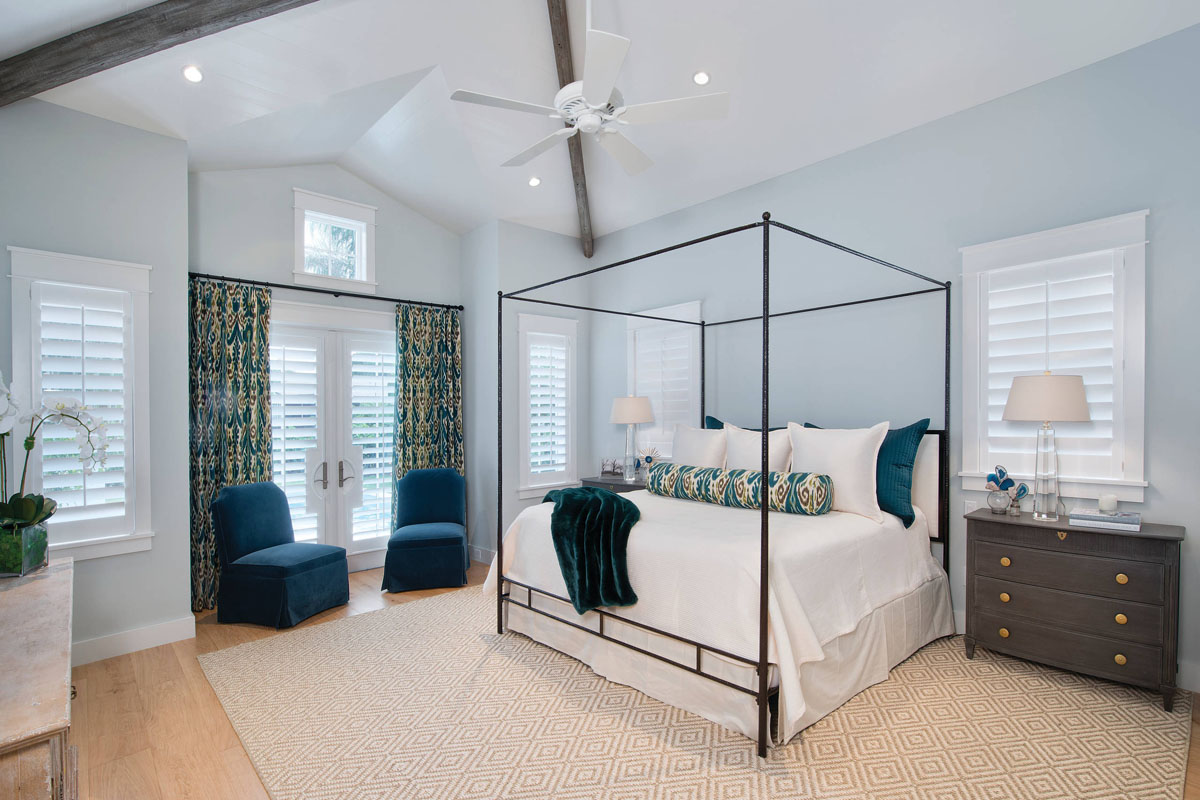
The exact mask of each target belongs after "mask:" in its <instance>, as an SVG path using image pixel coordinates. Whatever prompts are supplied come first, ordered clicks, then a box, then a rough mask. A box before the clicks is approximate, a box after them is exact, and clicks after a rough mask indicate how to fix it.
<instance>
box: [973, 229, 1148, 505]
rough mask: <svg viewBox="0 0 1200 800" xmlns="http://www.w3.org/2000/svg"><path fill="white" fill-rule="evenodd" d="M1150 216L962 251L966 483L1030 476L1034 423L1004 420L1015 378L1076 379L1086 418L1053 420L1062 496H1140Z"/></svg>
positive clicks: (1136, 498) (977, 485) (975, 485)
mask: <svg viewBox="0 0 1200 800" xmlns="http://www.w3.org/2000/svg"><path fill="white" fill-rule="evenodd" d="M1146 213H1147V212H1138V213H1135V214H1127V215H1124V216H1121V217H1113V218H1110V219H1104V220H1099V221H1096V222H1091V223H1084V224H1082V225H1074V226H1071V227H1068V228H1059V229H1057V230H1053V231H1047V232H1044V233H1039V234H1033V235H1032V236H1023V237H1017V238H1015V239H1006V240H1003V241H1000V242H993V243H991V244H984V245H977V246H975V247H969V248H964V250H963V270H964V279H965V280H964V287H965V288H964V294H963V297H964V303H963V309H964V311H963V318H964V346H963V395H964V396H963V422H964V425H963V427H964V431H963V488H964V489H980V490H982V489H983V481H984V478H983V476H984V475H986V473H987V472H989V471H991V469H992V466H993V465H995V464H1003V465H1005V466H1006V467H1007V468H1008V469H1009V471H1010V472H1011V473H1013V474H1014V475H1016V476H1020V477H1021V478H1022V479H1030V478H1031V477H1032V475H1033V472H1034V447H1033V443H1034V440H1035V436H1036V431H1037V427H1038V424H1037V423H1032V422H1005V421H1004V420H1003V419H1002V416H1003V413H1004V406H1005V403H1006V402H1007V400H1008V391H1009V388H1010V387H1011V385H1012V379H1013V378H1014V377H1015V376H1018V375H1034V374H1039V373H1041V372H1042V371H1043V370H1046V369H1049V370H1050V371H1051V372H1056V373H1062V374H1071V375H1081V376H1083V382H1084V386H1085V388H1086V390H1087V399H1088V410H1089V416H1090V417H1091V421H1090V422H1076V423H1062V422H1060V423H1056V424H1055V426H1054V428H1055V441H1056V444H1057V447H1058V455H1059V476H1060V477H1059V484H1060V489H1059V491H1060V492H1061V493H1062V494H1063V495H1065V496H1069V497H1096V496H1097V495H1098V494H1099V493H1100V492H1102V491H1103V492H1112V493H1115V494H1117V495H1118V497H1120V498H1121V499H1122V500H1127V501H1134V502H1140V501H1141V500H1142V496H1143V489H1144V487H1145V486H1146V484H1145V482H1144V481H1143V480H1142V477H1143V471H1142V441H1143V430H1144V423H1143V413H1144V412H1143V408H1144V406H1143V392H1144V358H1145V344H1144V343H1145V301H1144V297H1145V289H1144V287H1145V219H1146Z"/></svg>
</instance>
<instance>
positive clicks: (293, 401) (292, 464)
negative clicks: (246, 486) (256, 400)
mask: <svg viewBox="0 0 1200 800" xmlns="http://www.w3.org/2000/svg"><path fill="white" fill-rule="evenodd" d="M322 346H323V345H322V342H321V339H320V337H306V336H302V335H298V334H276V335H272V336H271V477H272V480H274V481H275V483H276V484H278V485H279V487H280V488H281V489H283V491H284V494H286V495H287V500H288V509H289V510H290V511H291V515H292V529H293V531H294V532H295V534H296V541H298V542H305V541H307V542H315V541H316V540H317V535H318V525H319V522H318V519H317V515H316V514H309V513H306V505H307V504H306V497H307V493H308V470H307V467H306V461H305V458H306V453H307V451H308V450H309V449H312V448H316V447H317V446H318V445H319V439H318V436H319V433H320V418H319V416H318V415H319V413H320V412H319V405H318V400H319V398H320V392H321V376H320V374H319V370H318V360H319V357H320V355H321V353H320V352H318V348H320V347H322ZM335 483H336V481H335Z"/></svg>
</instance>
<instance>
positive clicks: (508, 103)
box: [450, 89, 558, 117]
mask: <svg viewBox="0 0 1200 800" xmlns="http://www.w3.org/2000/svg"><path fill="white" fill-rule="evenodd" d="M450 99H451V100H457V101H458V102H460V103H475V104H476V105H480V106H492V107H493V108H507V109H509V110H510V111H524V112H525V113H527V114H538V115H539V116H543V117H546V116H549V115H551V114H557V113H558V111H557V110H556V109H553V108H551V107H550V106H539V105H537V104H536V103H526V102H523V101H521V100H509V99H508V98H507V97H496V96H494V95H490V94H480V93H479V92H468V91H467V90H466V89H459V90H458V91H457V92H455V93H454V94H452V95H450Z"/></svg>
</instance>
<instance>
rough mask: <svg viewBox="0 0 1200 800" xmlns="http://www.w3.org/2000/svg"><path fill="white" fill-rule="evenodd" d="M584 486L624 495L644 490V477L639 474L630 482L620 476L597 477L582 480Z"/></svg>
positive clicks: (642, 474) (643, 474)
mask: <svg viewBox="0 0 1200 800" xmlns="http://www.w3.org/2000/svg"><path fill="white" fill-rule="evenodd" d="M583 485H584V486H594V487H596V488H597V489H608V490H609V491H610V492H616V493H617V494H624V493H625V492H636V491H637V490H638V489H645V488H646V475H645V473H644V472H643V473H639V474H638V475H637V476H636V477H635V478H634V479H633V480H632V481H627V480H625V478H624V477H622V476H621V475H597V476H596V477H594V478H584V479H583Z"/></svg>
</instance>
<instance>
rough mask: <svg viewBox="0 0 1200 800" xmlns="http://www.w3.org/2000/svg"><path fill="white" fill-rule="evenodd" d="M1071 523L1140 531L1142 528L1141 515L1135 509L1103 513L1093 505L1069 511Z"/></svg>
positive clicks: (1114, 529) (1078, 525) (1085, 526)
mask: <svg viewBox="0 0 1200 800" xmlns="http://www.w3.org/2000/svg"><path fill="white" fill-rule="evenodd" d="M1071 524H1072V525H1075V526H1077V527H1080V528H1107V529H1108V530H1113V531H1140V530H1141V529H1142V515H1141V514H1139V513H1138V512H1136V511H1118V512H1116V513H1115V514H1104V513H1102V512H1101V511H1100V509H1099V508H1097V507H1095V506H1091V507H1083V506H1081V507H1079V508H1076V509H1074V510H1072V511H1071Z"/></svg>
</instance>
